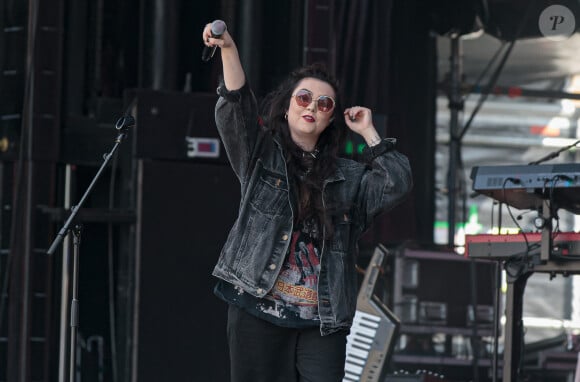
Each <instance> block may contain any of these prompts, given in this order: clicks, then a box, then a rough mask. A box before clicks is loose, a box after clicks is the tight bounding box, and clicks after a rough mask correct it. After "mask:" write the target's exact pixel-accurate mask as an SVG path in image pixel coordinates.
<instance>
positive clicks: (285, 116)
mask: <svg viewBox="0 0 580 382" xmlns="http://www.w3.org/2000/svg"><path fill="white" fill-rule="evenodd" d="M284 119H286V120H288V113H287V112H286V113H284Z"/></svg>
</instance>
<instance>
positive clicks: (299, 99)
mask: <svg viewBox="0 0 580 382" xmlns="http://www.w3.org/2000/svg"><path fill="white" fill-rule="evenodd" d="M311 102H312V94H310V93H309V92H308V91H306V90H299V91H298V92H297V93H296V103H297V104H298V106H301V107H307V106H308V105H310V103H311Z"/></svg>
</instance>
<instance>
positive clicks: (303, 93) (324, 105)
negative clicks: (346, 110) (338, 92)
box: [292, 89, 334, 113]
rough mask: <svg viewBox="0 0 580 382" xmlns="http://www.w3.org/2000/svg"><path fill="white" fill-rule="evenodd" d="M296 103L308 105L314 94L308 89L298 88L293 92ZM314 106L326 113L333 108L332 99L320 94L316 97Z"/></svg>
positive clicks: (303, 105) (301, 105)
mask: <svg viewBox="0 0 580 382" xmlns="http://www.w3.org/2000/svg"><path fill="white" fill-rule="evenodd" d="M292 97H294V99H296V103H297V104H298V106H300V107H308V105H310V104H311V103H312V99H313V97H314V95H313V94H312V92H311V91H310V90H307V89H300V90H298V91H297V92H296V94H293V95H292ZM316 108H317V109H318V110H320V111H322V112H324V113H328V112H329V111H331V110H332V109H333V108H334V99H333V98H332V97H330V96H325V95H321V96H320V97H318V98H317V99H316Z"/></svg>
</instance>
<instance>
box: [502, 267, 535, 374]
mask: <svg viewBox="0 0 580 382" xmlns="http://www.w3.org/2000/svg"><path fill="white" fill-rule="evenodd" d="M531 274H532V272H524V273H523V274H522V275H520V276H519V277H517V278H515V279H512V280H510V276H509V275H508V280H507V281H508V283H507V292H506V308H505V315H506V324H505V336H504V353H503V382H512V381H514V382H515V381H517V380H518V375H519V373H520V361H521V359H522V353H523V344H524V343H523V340H524V338H523V337H524V322H523V318H522V313H523V300H524V289H525V288H526V282H527V281H528V278H529V277H530V275H531Z"/></svg>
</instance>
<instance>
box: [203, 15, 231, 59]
mask: <svg viewBox="0 0 580 382" xmlns="http://www.w3.org/2000/svg"><path fill="white" fill-rule="evenodd" d="M224 34H226V35H227V27H226V23H224V22H223V21H222V20H215V21H214V22H212V23H211V24H207V25H206V27H205V29H204V30H203V41H204V43H205V47H204V48H203V52H202V53H201V60H202V61H204V62H207V61H209V60H210V59H211V58H212V57H213V55H214V54H215V51H216V49H217V47H218V43H219V42H218V41H214V40H212V39H220V40H222V42H221V43H219V45H220V46H221V47H224V46H225V44H226V42H225V41H223V39H224V37H226V36H224ZM228 37H229V36H228Z"/></svg>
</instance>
